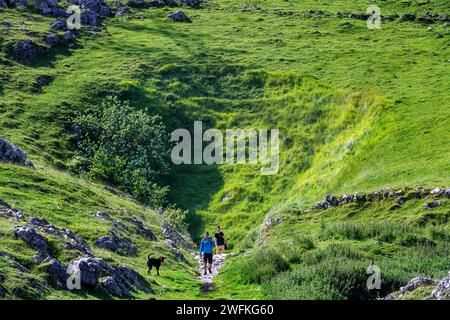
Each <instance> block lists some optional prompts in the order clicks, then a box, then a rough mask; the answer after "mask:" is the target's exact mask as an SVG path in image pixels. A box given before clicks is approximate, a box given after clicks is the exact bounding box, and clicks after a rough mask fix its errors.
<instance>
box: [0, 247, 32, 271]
mask: <svg viewBox="0 0 450 320" xmlns="http://www.w3.org/2000/svg"><path fill="white" fill-rule="evenodd" d="M0 257H4V258H6V259H7V260H8V262H9V263H10V264H11V266H12V267H13V268H14V269H17V270H19V271H20V272H29V270H28V269H27V268H26V267H24V266H23V265H22V264H20V263H19V262H18V261H17V259H16V257H14V256H12V255H10V254H8V253H6V252H1V251H0Z"/></svg>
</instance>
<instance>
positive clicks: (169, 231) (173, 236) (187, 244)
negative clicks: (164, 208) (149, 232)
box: [161, 222, 194, 250]
mask: <svg viewBox="0 0 450 320" xmlns="http://www.w3.org/2000/svg"><path fill="white" fill-rule="evenodd" d="M161 232H162V233H163V234H164V235H166V236H167V237H168V238H169V240H171V241H172V242H173V243H174V244H175V245H177V246H182V247H183V248H184V249H186V250H193V249H194V245H193V244H192V242H191V241H189V239H188V238H187V237H185V236H183V235H182V234H181V233H180V232H178V231H177V230H175V228H173V227H172V226H171V225H170V224H169V223H167V222H164V223H163V226H162V230H161Z"/></svg>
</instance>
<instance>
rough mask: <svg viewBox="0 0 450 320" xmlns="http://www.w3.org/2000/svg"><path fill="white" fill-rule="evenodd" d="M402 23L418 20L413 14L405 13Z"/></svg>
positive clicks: (401, 18) (401, 17)
mask: <svg viewBox="0 0 450 320" xmlns="http://www.w3.org/2000/svg"><path fill="white" fill-rule="evenodd" d="M400 20H401V21H414V20H416V15H415V14H413V13H405V14H402V15H401V16H400Z"/></svg>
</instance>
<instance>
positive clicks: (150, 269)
mask: <svg viewBox="0 0 450 320" xmlns="http://www.w3.org/2000/svg"><path fill="white" fill-rule="evenodd" d="M152 267H153V266H150V267H148V272H147V274H149V275H152Z"/></svg>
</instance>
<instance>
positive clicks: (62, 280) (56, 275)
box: [45, 259, 69, 288]
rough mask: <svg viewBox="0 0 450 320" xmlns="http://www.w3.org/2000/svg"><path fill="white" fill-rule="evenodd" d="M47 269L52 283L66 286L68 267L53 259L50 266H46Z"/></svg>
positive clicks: (60, 286)
mask: <svg viewBox="0 0 450 320" xmlns="http://www.w3.org/2000/svg"><path fill="white" fill-rule="evenodd" d="M45 271H46V272H47V273H48V275H49V279H50V282H51V284H52V285H54V286H56V287H59V288H65V287H66V285H67V278H68V277H69V275H68V274H67V269H66V267H65V266H64V265H63V264H62V263H61V262H59V261H58V260H56V259H51V260H50V262H49V263H48V266H46V267H45Z"/></svg>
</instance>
